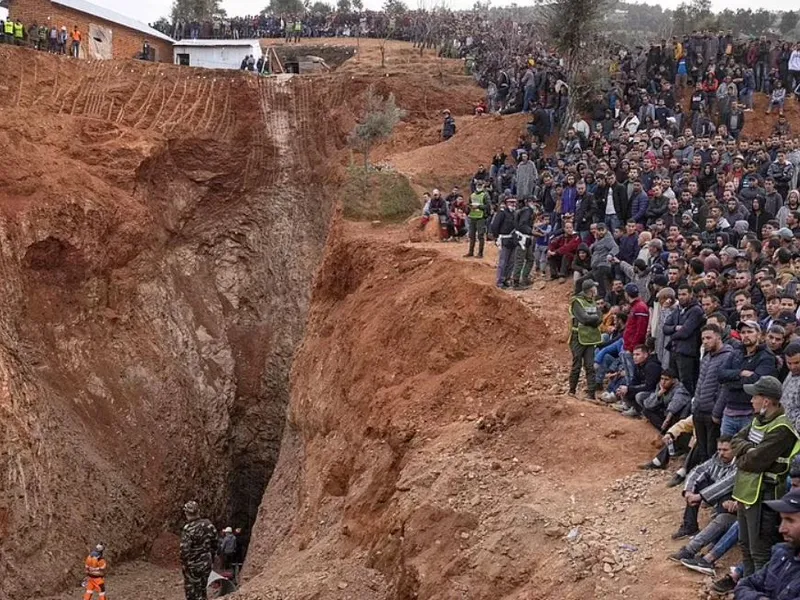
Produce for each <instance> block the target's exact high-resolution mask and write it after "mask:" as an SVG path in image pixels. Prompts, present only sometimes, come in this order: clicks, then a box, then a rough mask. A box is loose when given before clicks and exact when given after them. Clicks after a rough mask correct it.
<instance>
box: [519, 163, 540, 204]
mask: <svg viewBox="0 0 800 600" xmlns="http://www.w3.org/2000/svg"><path fill="white" fill-rule="evenodd" d="M521 157H522V158H521V160H520V161H519V164H518V165H517V175H516V183H517V197H518V198H521V199H522V201H523V202H524V201H526V200H527V199H528V198H530V197H531V196H533V191H534V189H536V184H537V183H539V172H538V171H537V170H536V165H535V164H533V162H532V161H531V160H530V159H529V158H528V153H527V152H523V153H522V155H521Z"/></svg>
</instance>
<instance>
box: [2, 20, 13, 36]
mask: <svg viewBox="0 0 800 600" xmlns="http://www.w3.org/2000/svg"><path fill="white" fill-rule="evenodd" d="M3 31H4V32H5V34H6V35H14V21H12V20H11V19H9V20H8V21H6V23H5V25H4V26H3Z"/></svg>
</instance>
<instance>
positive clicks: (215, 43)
mask: <svg viewBox="0 0 800 600" xmlns="http://www.w3.org/2000/svg"><path fill="white" fill-rule="evenodd" d="M253 44H258V45H259V46H260V45H261V42H260V41H259V40H256V39H252V40H189V39H185V40H180V41H179V42H175V45H176V46H199V47H201V48H209V47H211V46H247V47H250V46H252V45H253Z"/></svg>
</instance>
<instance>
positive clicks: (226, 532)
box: [219, 527, 237, 571]
mask: <svg viewBox="0 0 800 600" xmlns="http://www.w3.org/2000/svg"><path fill="white" fill-rule="evenodd" d="M222 534H223V535H222V539H221V540H220V542H219V553H220V554H221V555H222V568H223V569H225V570H226V571H229V570H231V569H232V568H233V563H235V562H236V552H237V548H236V546H237V541H236V536H235V535H233V529H232V528H231V527H226V528H225V529H223V530H222Z"/></svg>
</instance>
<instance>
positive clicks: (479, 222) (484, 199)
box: [464, 181, 490, 258]
mask: <svg viewBox="0 0 800 600" xmlns="http://www.w3.org/2000/svg"><path fill="white" fill-rule="evenodd" d="M489 202H490V200H489V194H487V193H486V190H485V189H484V184H483V182H482V181H478V182H477V184H476V185H475V191H474V192H473V193H472V195H471V196H470V197H469V215H468V216H469V225H468V227H469V251H468V252H467V253H466V254H465V255H464V258H472V257H473V256H475V240H476V239H477V240H478V258H483V247H484V245H485V244H486V219H487V218H489V214H490V208H489Z"/></svg>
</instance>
